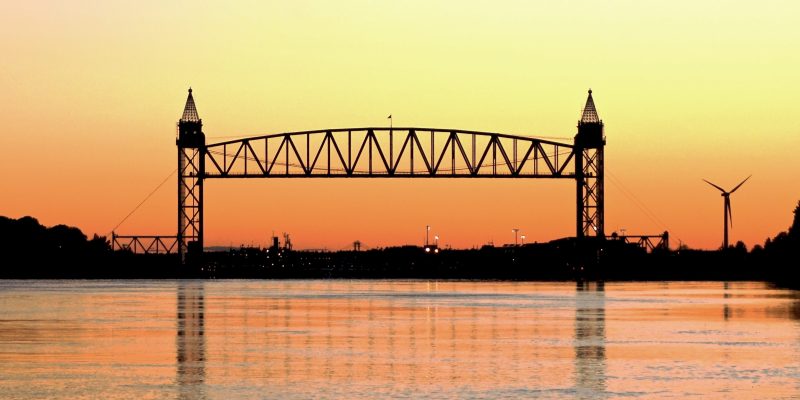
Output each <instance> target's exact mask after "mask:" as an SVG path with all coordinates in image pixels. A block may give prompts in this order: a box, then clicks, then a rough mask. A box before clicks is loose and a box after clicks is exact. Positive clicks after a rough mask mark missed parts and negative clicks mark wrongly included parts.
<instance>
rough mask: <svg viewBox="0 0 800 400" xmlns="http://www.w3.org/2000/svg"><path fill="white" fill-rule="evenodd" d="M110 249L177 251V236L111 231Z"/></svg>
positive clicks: (157, 251) (148, 251)
mask: <svg viewBox="0 0 800 400" xmlns="http://www.w3.org/2000/svg"><path fill="white" fill-rule="evenodd" d="M111 250H112V251H121V250H122V251H131V252H132V253H135V254H173V253H177V251H178V237H177V236H161V235H117V234H116V233H113V232H112V233H111Z"/></svg>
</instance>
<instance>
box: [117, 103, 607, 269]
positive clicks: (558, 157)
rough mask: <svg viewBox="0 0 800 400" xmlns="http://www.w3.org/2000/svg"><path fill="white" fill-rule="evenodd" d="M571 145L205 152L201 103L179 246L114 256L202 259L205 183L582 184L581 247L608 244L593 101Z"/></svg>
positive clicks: (183, 156) (286, 142) (183, 144)
mask: <svg viewBox="0 0 800 400" xmlns="http://www.w3.org/2000/svg"><path fill="white" fill-rule="evenodd" d="M577 128H578V132H577V134H576V135H575V137H574V140H573V142H572V143H563V142H558V141H553V140H545V139H539V138H534V137H526V136H518V135H508V134H503V133H495V132H476V131H465V130H460V129H437V128H416V127H389V128H386V127H367V128H343V129H321V130H314V131H303V132H286V133H277V134H271V135H264V136H255V137H247V138H241V139H236V140H229V141H224V142H218V143H210V144H209V143H206V136H205V133H204V132H203V121H202V120H201V119H200V117H199V115H198V112H197V107H196V106H195V102H194V98H193V96H192V89H191V88H190V89H189V95H188V97H187V99H186V105H185V107H184V110H183V115H182V116H181V118H180V120H179V121H178V137H177V140H176V144H177V150H178V182H177V184H178V198H177V211H178V215H177V224H178V229H177V234H176V235H175V236H123V235H117V234H116V233H113V234H112V247H113V248H115V249H118V248H129V249H131V250H133V251H134V252H144V253H148V252H155V253H158V252H166V253H170V252H175V251H177V253H178V254H179V255H180V259H181V262H182V263H187V261H191V260H192V259H196V256H197V255H199V254H202V251H203V238H204V231H203V182H204V181H205V180H207V179H242V178H267V179H270V178H272V179H275V178H384V179H386V178H401V179H418V178H426V179H431V178H484V179H487V178H488V179H567V180H572V181H574V182H575V205H576V207H575V208H576V212H575V215H576V222H575V235H576V237H577V238H578V239H585V238H599V239H604V238H605V237H606V235H605V224H604V173H603V149H604V147H605V143H606V141H605V137H604V135H603V121H602V120H601V119H600V118H599V116H598V114H597V109H596V108H595V104H594V100H593V99H592V91H591V90H589V95H588V98H587V99H586V105H585V107H584V109H583V113H582V115H581V119H580V121H579V122H578V126H577Z"/></svg>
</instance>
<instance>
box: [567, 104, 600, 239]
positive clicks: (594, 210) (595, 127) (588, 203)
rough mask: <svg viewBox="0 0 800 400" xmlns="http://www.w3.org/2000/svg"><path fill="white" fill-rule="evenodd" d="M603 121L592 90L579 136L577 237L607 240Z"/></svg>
mask: <svg viewBox="0 0 800 400" xmlns="http://www.w3.org/2000/svg"><path fill="white" fill-rule="evenodd" d="M605 145H606V138H605V136H603V121H602V120H601V119H600V117H599V116H598V115H597V109H596V108H595V106H594V100H593V99H592V90H591V89H589V97H588V98H587V99H586V106H585V107H584V108H583V115H581V120H580V121H578V134H577V135H575V156H576V157H575V180H576V183H577V185H576V186H577V206H578V209H577V236H578V238H583V237H599V238H604V237H605V221H604V219H605V211H604V206H605V204H604V203H605V200H604V198H603V196H604V193H603V180H604V176H603V148H604V147H605Z"/></svg>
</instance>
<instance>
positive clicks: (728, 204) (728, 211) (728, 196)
mask: <svg viewBox="0 0 800 400" xmlns="http://www.w3.org/2000/svg"><path fill="white" fill-rule="evenodd" d="M750 176H753V175H750ZM750 176H748V177H747V178H745V179H744V180H743V181H742V182H741V183H739V184H738V185H736V187H735V188H733V190H731V191H730V192H726V191H725V189H723V188H721V187H719V186H717V185H715V184H713V183H711V182H709V181H707V180H705V179H703V181H704V182H705V183H707V184H709V185H711V186H713V187H715V188H717V189H719V191H720V192H722V194H720V196H722V197H724V198H725V208H724V210H723V214H724V216H725V235H724V236H723V240H722V249H723V250H724V249H727V248H728V217H730V221H731V226H733V213H731V194H733V192H735V191H736V190H737V189H739V188H740V187H741V186H742V185H744V183H745V182H747V180H748V179H750Z"/></svg>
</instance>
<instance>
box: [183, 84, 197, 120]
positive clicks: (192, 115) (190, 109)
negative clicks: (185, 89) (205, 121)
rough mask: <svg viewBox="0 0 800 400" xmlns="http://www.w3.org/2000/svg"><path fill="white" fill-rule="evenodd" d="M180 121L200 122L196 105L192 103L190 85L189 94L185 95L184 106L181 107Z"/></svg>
mask: <svg viewBox="0 0 800 400" xmlns="http://www.w3.org/2000/svg"><path fill="white" fill-rule="evenodd" d="M181 122H200V116H199V115H197V107H195V105H194V97H192V87H191V86H190V87H189V96H187V97H186V106H184V107H183V115H182V116H181Z"/></svg>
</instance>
